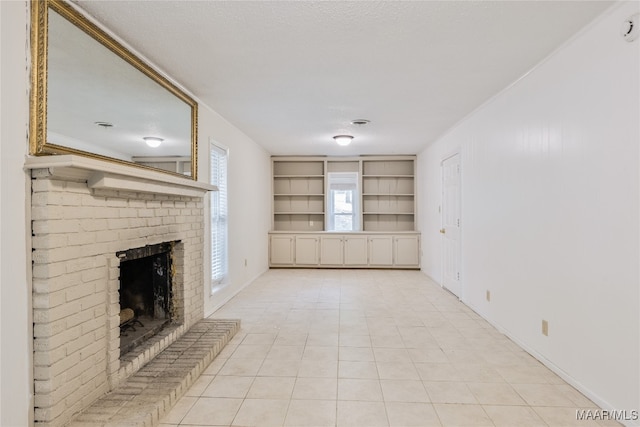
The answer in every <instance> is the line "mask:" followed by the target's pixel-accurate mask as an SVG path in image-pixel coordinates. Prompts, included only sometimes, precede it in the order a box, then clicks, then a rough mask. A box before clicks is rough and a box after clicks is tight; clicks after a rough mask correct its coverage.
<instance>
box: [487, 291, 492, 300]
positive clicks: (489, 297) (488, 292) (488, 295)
mask: <svg viewBox="0 0 640 427" xmlns="http://www.w3.org/2000/svg"><path fill="white" fill-rule="evenodd" d="M487 301H491V291H487Z"/></svg>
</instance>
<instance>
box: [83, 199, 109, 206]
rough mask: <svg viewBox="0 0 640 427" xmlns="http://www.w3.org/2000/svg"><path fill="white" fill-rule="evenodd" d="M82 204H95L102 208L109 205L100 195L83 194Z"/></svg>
mask: <svg viewBox="0 0 640 427" xmlns="http://www.w3.org/2000/svg"><path fill="white" fill-rule="evenodd" d="M81 205H82V206H94V207H97V208H102V207H105V206H107V200H106V199H105V198H104V197H100V196H83V197H82V200H81Z"/></svg>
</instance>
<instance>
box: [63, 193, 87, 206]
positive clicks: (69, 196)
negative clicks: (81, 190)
mask: <svg viewBox="0 0 640 427" xmlns="http://www.w3.org/2000/svg"><path fill="white" fill-rule="evenodd" d="M60 204H62V205H64V206H80V205H81V204H82V194H78V193H71V192H64V193H62V196H61V197H60Z"/></svg>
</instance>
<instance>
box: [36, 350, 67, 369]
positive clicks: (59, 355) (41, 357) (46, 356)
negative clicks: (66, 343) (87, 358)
mask: <svg viewBox="0 0 640 427" xmlns="http://www.w3.org/2000/svg"><path fill="white" fill-rule="evenodd" d="M66 356H67V350H66V349H65V348H64V347H60V348H56V349H53V350H47V351H34V352H33V364H34V366H51V365H52V364H54V363H56V362H57V361H59V360H62V359H63V358H65V357H66Z"/></svg>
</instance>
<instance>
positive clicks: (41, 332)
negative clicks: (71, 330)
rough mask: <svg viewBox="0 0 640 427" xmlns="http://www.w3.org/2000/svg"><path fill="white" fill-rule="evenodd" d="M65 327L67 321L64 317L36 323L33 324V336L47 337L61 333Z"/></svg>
mask: <svg viewBox="0 0 640 427" xmlns="http://www.w3.org/2000/svg"><path fill="white" fill-rule="evenodd" d="M66 327H67V322H66V320H65V319H60V320H57V321H55V322H47V323H36V324H34V325H33V337H34V338H48V337H51V336H53V335H56V334H59V333H61V332H62V331H64V330H65V329H66Z"/></svg>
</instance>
